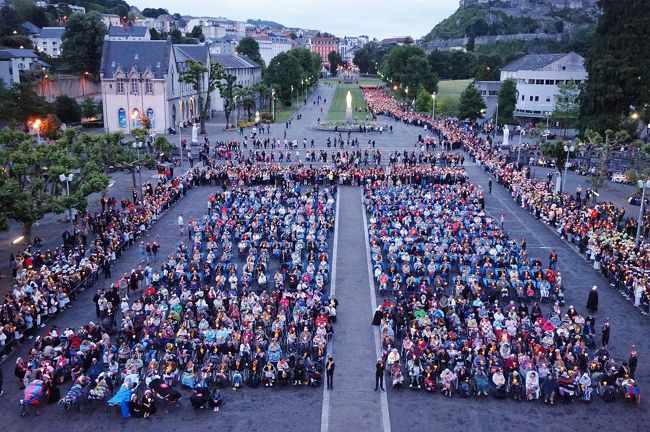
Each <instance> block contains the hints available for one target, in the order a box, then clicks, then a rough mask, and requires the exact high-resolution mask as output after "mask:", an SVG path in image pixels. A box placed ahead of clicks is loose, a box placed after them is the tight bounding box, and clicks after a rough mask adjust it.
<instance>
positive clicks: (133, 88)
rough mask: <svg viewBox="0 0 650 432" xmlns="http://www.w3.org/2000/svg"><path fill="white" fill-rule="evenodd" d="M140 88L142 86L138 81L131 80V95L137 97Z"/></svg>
mask: <svg viewBox="0 0 650 432" xmlns="http://www.w3.org/2000/svg"><path fill="white" fill-rule="evenodd" d="M139 87H140V86H139V85H138V80H134V79H132V80H131V94H134V95H137V94H138V91H139V90H140V89H139Z"/></svg>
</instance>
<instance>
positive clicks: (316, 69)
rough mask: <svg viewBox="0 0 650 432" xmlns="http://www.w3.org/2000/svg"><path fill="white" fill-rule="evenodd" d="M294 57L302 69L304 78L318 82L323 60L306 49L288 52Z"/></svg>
mask: <svg viewBox="0 0 650 432" xmlns="http://www.w3.org/2000/svg"><path fill="white" fill-rule="evenodd" d="M287 54H289V55H290V56H293V57H294V58H295V59H296V60H298V63H299V64H300V67H301V68H302V77H301V78H309V79H310V80H311V79H314V81H315V80H316V78H317V77H318V75H319V74H320V70H321V58H320V56H319V55H318V54H316V53H313V52H311V51H309V50H308V49H306V48H294V49H292V50H290V51H288V52H287Z"/></svg>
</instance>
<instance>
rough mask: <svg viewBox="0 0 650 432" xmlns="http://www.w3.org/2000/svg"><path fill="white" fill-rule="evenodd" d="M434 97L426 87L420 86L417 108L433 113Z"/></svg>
mask: <svg viewBox="0 0 650 432" xmlns="http://www.w3.org/2000/svg"><path fill="white" fill-rule="evenodd" d="M433 100H434V99H433V97H432V96H431V94H430V93H429V92H428V91H426V90H425V89H424V88H422V87H420V90H418V93H417V95H416V96H415V110H416V111H419V112H426V113H431V112H432V111H433Z"/></svg>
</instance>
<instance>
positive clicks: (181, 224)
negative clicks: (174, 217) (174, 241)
mask: <svg viewBox="0 0 650 432" xmlns="http://www.w3.org/2000/svg"><path fill="white" fill-rule="evenodd" d="M184 227H185V221H184V220H183V213H181V214H179V215H178V232H179V234H180V235H183V228H184Z"/></svg>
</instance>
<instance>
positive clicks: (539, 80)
mask: <svg viewBox="0 0 650 432" xmlns="http://www.w3.org/2000/svg"><path fill="white" fill-rule="evenodd" d="M535 84H537V85H544V80H542V79H538V80H535Z"/></svg>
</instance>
